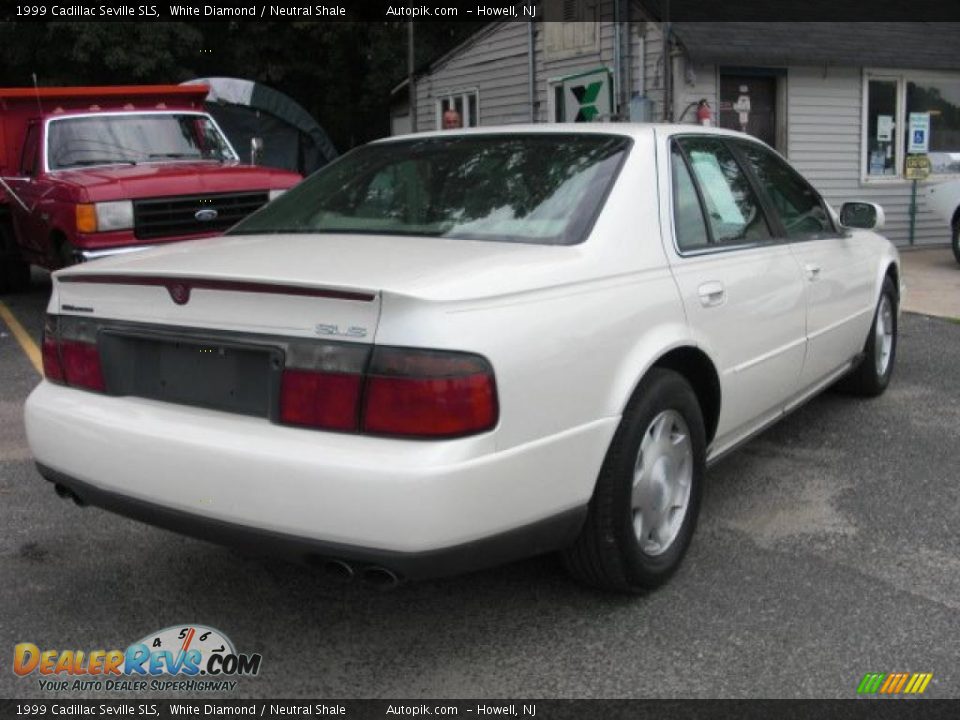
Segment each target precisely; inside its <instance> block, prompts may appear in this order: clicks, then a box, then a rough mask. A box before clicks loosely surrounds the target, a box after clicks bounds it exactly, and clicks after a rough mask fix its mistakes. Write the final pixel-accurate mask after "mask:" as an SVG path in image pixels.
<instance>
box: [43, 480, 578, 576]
mask: <svg viewBox="0 0 960 720" xmlns="http://www.w3.org/2000/svg"><path fill="white" fill-rule="evenodd" d="M37 470H38V472H39V473H40V474H41V475H42V476H43V477H44V478H46V479H47V480H49V481H50V482H52V483H54V484H55V485H56V486H57V489H58V492H63V490H69V493H70V495H72V496H73V497H74V498H76V501H77V502H78V503H80V504H83V505H93V506H95V507H100V508H103V509H104V510H109V511H111V512H114V513H117V514H118V515H124V516H126V517H129V518H133V519H134V520H139V521H141V522H145V523H149V524H150V525H155V526H157V527H161V528H165V529H167V530H173V531H175V532H178V533H181V534H183V535H189V536H191V537H195V538H199V539H201V540H207V541H209V542H215V543H220V544H222V545H229V546H231V547H236V548H239V549H241V550H244V551H246V552H250V553H253V554H255V555H264V554H266V555H276V556H280V557H286V558H289V559H292V560H296V561H303V562H306V563H308V564H311V565H316V566H319V567H321V568H326V567H327V566H328V563H332V562H336V563H342V565H337V566H335V567H336V568H342V569H336V570H334V571H333V573H335V575H336V577H338V578H342V579H346V577H347V576H346V575H344V574H343V573H349V574H350V575H353V574H356V575H358V576H359V575H361V574H362V573H363V572H364V570H367V569H370V568H376V569H383V570H387V571H389V572H390V573H393V574H394V575H395V576H396V577H397V578H398V579H399V580H404V579H408V580H422V579H425V578H431V577H442V576H445V575H454V574H459V573H464V572H470V571H471V570H479V569H481V568H485V567H492V566H494V565H500V564H502V563H506V562H510V561H511V560H518V559H520V558H523V557H531V556H533V555H539V554H540V553H545V552H550V551H551V550H558V549H560V548H562V547H566V546H567V545H569V544H570V543H572V542H573V541H574V540H575V539H576V537H577V534H578V533H579V532H580V527H581V526H582V525H583V521H584V518H585V517H586V512H587V506H586V505H583V506H581V507H576V508H572V509H570V510H566V511H564V512H561V513H559V514H557V515H554V516H552V517H548V518H545V519H543V520H538V521H537V522H534V523H531V524H530V525H526V526H524V527H520V528H515V529H514V530H510V531H507V532H504V533H500V534H498V535H493V536H491V537H486V538H482V539H480V540H474V541H472V542H467V543H463V544H461V545H456V546H454V547H446V548H440V549H437V550H427V551H424V552H392V551H389V550H378V549H376V548H367V547H358V546H355V545H346V544H343V543H335V542H325V541H322V540H314V539H311V538H304V537H297V536H294V535H286V534H284V533H280V532H272V531H269V530H263V529H261V528H255V527H249V526H245V525H237V524H234V523H229V522H224V521H222V520H217V519H214V518H209V517H204V516H202V515H197V514H193V513H186V512H182V511H180V510H173V509H171V508H169V507H164V506H162V505H156V504H154V503H149V502H144V501H143V500H138V499H136V498H132V497H128V496H125V495H121V494H119V493H115V492H110V491H108V490H103V489H102V488H98V487H96V486H95V485H91V484H89V483H85V482H83V481H81V480H77V479H76V478H73V477H70V476H69V475H65V474H64V473H61V472H58V471H56V470H53V469H51V468H48V467H45V466H44V465H41V464H40V463H37Z"/></svg>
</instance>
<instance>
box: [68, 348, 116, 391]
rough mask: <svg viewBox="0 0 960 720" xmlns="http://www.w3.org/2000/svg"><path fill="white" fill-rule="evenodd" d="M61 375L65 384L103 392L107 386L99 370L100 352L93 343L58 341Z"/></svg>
mask: <svg viewBox="0 0 960 720" xmlns="http://www.w3.org/2000/svg"><path fill="white" fill-rule="evenodd" d="M60 357H61V358H62V359H63V375H64V378H65V379H66V381H67V385H70V386H71V387H80V388H85V389H86V390H96V391H98V392H104V391H105V390H106V389H107V388H106V385H105V384H104V382H103V372H102V371H101V370H100V353H99V352H98V351H97V346H96V345H94V344H93V343H85V342H79V341H77V340H61V341H60Z"/></svg>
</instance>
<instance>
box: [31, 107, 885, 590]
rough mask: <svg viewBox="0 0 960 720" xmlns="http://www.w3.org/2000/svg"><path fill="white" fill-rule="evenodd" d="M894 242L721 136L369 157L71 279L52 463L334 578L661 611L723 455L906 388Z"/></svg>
mask: <svg viewBox="0 0 960 720" xmlns="http://www.w3.org/2000/svg"><path fill="white" fill-rule="evenodd" d="M198 209H199V208H198ZM882 223H883V213H882V210H881V209H880V208H879V207H877V206H876V205H871V204H868V203H847V204H845V205H844V207H843V208H842V209H841V211H840V213H839V214H835V213H834V212H833V210H832V209H831V208H830V207H829V206H828V205H827V204H826V203H825V202H824V201H823V199H822V198H821V197H820V195H819V194H818V193H817V191H816V190H814V189H813V188H812V187H811V186H810V184H809V183H807V182H806V181H805V180H804V179H803V178H802V177H801V176H800V175H799V174H797V172H796V171H794V170H793V169H792V168H791V167H790V165H789V164H787V163H786V162H785V161H784V160H783V159H782V158H781V157H780V156H779V155H777V154H776V153H775V152H773V151H772V150H770V149H769V148H768V147H766V146H765V145H763V144H761V143H759V142H757V141H756V140H754V139H752V138H750V137H747V136H745V135H741V134H738V133H732V132H727V131H722V130H711V129H707V128H701V127H693V126H688V125H674V126H666V125H636V126H631V125H591V126H582V125H578V126H563V125H550V126H530V127H528V126H512V127H509V128H501V129H486V128H484V129H482V130H475V131H462V132H444V133H435V134H422V135H416V136H409V137H402V138H396V139H390V140H385V141H380V142H375V143H372V144H370V145H367V146H364V147H361V148H359V149H357V150H355V151H353V152H351V153H349V154H347V155H345V156H344V157H342V158H341V159H339V160H338V161H336V162H335V163H333V164H331V165H329V166H327V167H326V168H324V169H323V170H321V171H320V172H318V173H316V174H315V175H313V176H312V177H310V178H309V179H307V180H305V181H304V182H303V183H301V184H300V185H299V186H297V187H296V188H294V189H292V190H290V191H289V192H288V193H287V194H286V195H284V196H283V197H281V198H279V199H278V200H276V201H275V202H273V203H271V204H269V205H268V206H266V207H265V208H263V209H262V210H261V211H259V212H257V213H256V214H254V215H252V216H250V217H249V218H248V219H247V220H245V221H243V222H241V223H240V224H239V225H237V226H236V227H234V228H233V229H232V230H231V231H230V232H228V233H227V235H226V236H224V237H220V238H214V239H208V240H199V241H191V242H185V243H177V244H174V245H169V246H166V247H162V248H157V249H154V250H150V251H145V252H142V253H137V254H128V255H122V256H115V257H112V258H108V259H104V260H100V261H97V262H95V263H91V264H88V265H82V266H77V267H71V268H68V269H65V270H62V271H60V272H57V273H56V274H55V275H54V279H53V294H52V297H51V300H50V306H49V315H48V318H47V324H46V329H45V336H44V341H43V359H44V367H45V375H46V378H45V379H44V381H43V382H42V383H41V384H40V385H39V387H37V388H36V390H34V392H33V394H32V395H31V396H30V398H29V400H28V401H27V405H26V426H27V432H28V437H29V442H30V446H31V448H32V450H33V454H34V455H35V457H36V461H37V465H38V467H39V470H40V473H41V474H42V475H43V476H44V477H45V478H47V479H48V480H50V481H51V482H53V483H55V487H56V489H57V491H58V493H59V494H61V495H64V496H68V497H73V498H74V499H75V500H77V501H78V502H79V503H81V504H84V503H89V504H92V505H96V506H101V507H104V508H107V509H109V510H112V511H115V512H118V513H121V514H124V515H128V516H131V517H134V518H137V519H140V520H142V521H146V522H149V523H153V524H156V525H159V526H162V527H166V528H170V529H174V530H177V531H180V532H184V533H188V534H191V535H194V536H197V537H200V538H204V539H209V540H214V541H220V542H226V543H231V544H237V545H241V546H246V547H248V548H253V549H255V550H268V551H270V552H280V553H287V554H292V555H294V556H296V557H298V558H301V559H307V560H309V561H311V562H316V563H319V565H320V566H321V567H322V568H324V569H325V571H326V572H329V573H330V574H331V575H333V576H335V577H339V578H342V579H349V578H352V577H354V576H359V577H361V578H363V579H364V580H365V581H367V582H369V583H371V584H377V585H392V584H395V583H396V582H398V581H399V580H400V579H404V578H414V579H415V578H423V577H429V576H435V575H442V574H449V573H456V572H463V571H467V570H471V569H476V568H479V567H482V566H487V565H491V564H496V563H501V562H506V561H508V560H511V559H514V558H519V557H522V556H529V555H533V554H537V553H542V552H546V551H552V550H561V551H562V552H563V556H564V558H565V561H566V564H567V566H568V567H569V569H570V571H571V572H572V573H573V575H575V576H576V577H577V578H579V579H581V580H583V581H586V582H588V583H591V584H594V585H597V586H599V587H602V588H607V589H611V590H617V591H624V592H637V591H642V590H644V589H649V588H652V587H655V586H657V585H659V584H660V583H662V582H663V581H664V580H666V579H667V578H668V577H669V575H670V574H671V573H672V572H673V571H674V569H675V568H676V567H677V565H678V564H679V563H680V561H681V559H682V557H683V555H684V552H685V551H686V549H687V547H688V546H689V544H690V541H691V537H692V535H693V532H694V527H695V525H696V521H697V514H698V510H699V505H700V498H701V495H702V491H703V483H704V482H705V469H706V467H707V465H708V464H709V463H710V462H711V461H713V460H715V459H717V458H718V457H720V456H721V455H723V454H724V453H726V452H728V451H729V450H731V449H732V448H734V447H736V446H737V444H738V443H741V442H743V441H745V440H746V439H748V438H749V437H750V436H752V435H754V434H755V433H757V432H758V431H759V430H761V429H763V428H764V427H766V426H768V425H769V424H771V423H773V422H774V421H776V420H777V419H778V418H780V417H782V416H783V415H784V414H785V413H787V412H789V411H790V410H792V409H793V408H796V407H797V406H798V405H799V404H801V403H802V402H804V401H805V400H807V399H808V398H810V397H811V396H813V395H814V394H816V393H818V392H819V391H821V390H822V389H824V388H826V387H827V386H829V385H831V384H833V383H835V382H837V381H840V382H841V384H842V385H843V386H844V387H845V388H846V389H847V390H849V391H850V392H851V393H853V394H861V395H877V394H879V393H881V392H883V390H884V389H885V387H886V386H887V384H888V382H889V380H890V376H891V373H892V371H893V366H894V359H895V355H896V347H897V319H898V305H899V302H898V301H899V298H900V269H899V257H898V254H897V251H896V250H895V248H894V247H893V246H892V245H891V244H890V243H889V242H888V241H887V240H886V239H884V238H883V237H881V236H880V235H877V234H876V233H875V232H873V230H875V229H877V228H879V227H881V226H882Z"/></svg>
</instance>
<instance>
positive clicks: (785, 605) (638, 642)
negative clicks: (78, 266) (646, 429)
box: [0, 275, 960, 699]
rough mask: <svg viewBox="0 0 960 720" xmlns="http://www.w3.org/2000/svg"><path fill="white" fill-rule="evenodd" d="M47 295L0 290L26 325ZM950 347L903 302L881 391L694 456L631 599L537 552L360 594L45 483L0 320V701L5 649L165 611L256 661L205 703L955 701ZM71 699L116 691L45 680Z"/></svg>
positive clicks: (955, 437) (957, 598)
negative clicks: (654, 564) (676, 560)
mask: <svg viewBox="0 0 960 720" xmlns="http://www.w3.org/2000/svg"><path fill="white" fill-rule="evenodd" d="M48 291H49V286H48V285H46V284H45V282H44V279H43V277H41V276H39V275H37V276H36V277H35V287H34V289H33V290H32V291H31V292H30V293H28V294H25V295H7V296H3V297H0V300H2V301H3V302H4V303H5V304H6V306H7V307H8V308H10V310H11V311H12V312H13V313H14V315H15V316H16V318H17V319H18V320H19V322H20V323H22V325H23V326H24V327H25V328H26V329H27V330H28V332H29V333H30V334H31V335H32V336H33V337H35V338H37V339H38V340H39V335H40V331H41V327H42V321H43V312H44V307H45V304H46V293H47V292H48ZM957 358H960V324H957V323H954V322H950V321H948V320H941V319H936V318H929V317H926V316H922V315H912V314H905V315H904V316H903V318H902V325H901V343H900V350H899V357H898V359H897V368H896V372H895V375H894V378H893V382H892V384H891V386H890V388H889V390H888V392H887V393H886V394H885V395H884V396H882V397H881V398H878V399H874V400H867V401H865V400H859V399H852V398H849V397H845V396H842V395H838V394H833V393H827V394H825V395H823V396H821V397H819V398H817V399H815V400H814V401H812V402H810V403H809V404H808V405H806V406H805V407H803V408H802V409H800V410H799V411H797V412H796V413H794V414H793V415H791V416H790V417H789V418H787V419H786V420H784V421H783V422H781V423H780V424H779V425H777V426H776V427H774V428H772V429H771V430H769V431H767V432H766V433H764V434H763V435H761V436H760V437H758V438H757V439H755V440H754V441H753V442H751V443H750V444H749V445H747V446H745V447H744V448H743V449H742V450H740V451H738V452H736V453H734V454H732V455H730V456H729V457H727V458H726V459H725V460H723V461H722V462H721V463H720V464H718V465H717V466H715V467H714V468H712V469H711V470H710V471H709V473H708V485H707V489H706V496H705V501H704V505H703V510H702V515H701V522H700V527H699V529H698V532H697V535H696V537H695V539H694V542H693V546H692V548H691V551H690V553H689V555H688V556H687V559H686V561H685V563H684V565H683V566H682V568H681V570H680V571H679V573H678V574H677V575H676V576H675V578H674V579H673V580H672V581H671V582H670V583H669V584H668V585H667V586H666V587H664V588H662V589H661V590H659V591H657V592H654V593H652V594H650V595H647V596H644V597H639V598H627V597H619V596H611V595H605V594H603V593H599V592H595V591H593V590H591V589H588V588H584V587H581V586H579V585H577V584H575V583H573V582H572V581H571V580H569V579H568V578H567V576H566V575H565V574H564V572H563V570H562V568H561V567H560V565H559V563H558V562H557V561H556V559H555V558H553V557H542V558H535V559H532V560H528V561H524V562H520V563H515V564H512V565H509V566H505V567H501V568H496V569H493V570H488V571H484V572H480V573H475V574H472V575H468V576H464V577H455V578H449V579H444V580H437V581H432V582H424V583H419V584H409V585H405V586H402V587H401V588H399V589H397V590H395V591H392V592H387V593H381V592H376V591H373V590H370V589H367V588H364V587H362V586H353V585H351V586H340V585H335V584H331V583H330V582H329V581H327V580H325V579H323V578H321V577H320V576H319V575H318V574H317V573H316V571H314V570H312V569H310V568H305V567H300V566H297V565H292V564H287V563H283V562H279V561H273V560H263V559H255V558H247V557H243V556H241V555H239V554H238V553H237V552H235V551H233V550H230V549H227V548H222V547H218V546H215V545H211V544H207V543H204V542H201V541H197V540H191V539H187V538H184V537H180V536H178V535H175V534H172V533H169V532H166V531H163V530H159V529H155V528H152V527H148V526H145V525H141V524H139V523H136V522H134V521H131V520H127V519H124V518H120V517H117V516H113V515H111V514H108V513H106V512H104V511H101V510H98V509H95V508H79V507H76V506H75V505H74V504H73V503H71V502H69V501H65V500H62V499H60V498H58V497H57V496H56V495H55V494H54V492H53V491H52V489H51V486H50V485H49V483H47V482H45V481H44V480H42V479H41V478H40V476H39V475H38V474H37V473H36V471H35V470H34V468H33V465H32V462H31V460H30V455H29V451H28V449H27V447H26V443H25V439H24V432H23V423H22V405H23V401H24V399H25V398H26V396H27V395H28V393H29V392H30V390H31V389H32V388H33V387H34V385H36V383H37V382H38V380H39V377H38V375H37V373H36V371H35V369H34V368H33V366H32V365H31V364H30V362H29V361H28V359H27V357H26V356H25V354H24V353H23V352H22V350H21V348H20V346H19V344H18V343H17V342H16V341H15V339H14V337H13V336H12V333H11V332H10V329H9V328H8V327H5V326H4V324H3V322H2V321H0V697H5V698H10V697H15V698H27V697H45V698H48V699H52V698H53V697H55V695H54V694H53V693H50V692H44V691H41V690H39V687H38V684H37V676H36V675H33V676H30V677H28V678H20V677H17V676H16V675H14V673H13V672H12V671H11V669H10V668H11V659H12V655H13V647H14V645H15V644H16V643H21V642H32V643H35V644H36V645H38V646H39V647H41V648H57V649H67V648H70V649H84V650H90V649H110V648H125V647H127V645H128V644H130V643H131V642H133V641H135V640H138V639H139V638H142V637H144V636H146V635H147V634H148V633H151V632H153V631H156V630H159V629H161V628H164V627H167V626H171V625H177V624H181V623H183V624H186V623H202V624H206V625H209V626H212V627H214V628H218V629H220V630H222V631H223V632H224V633H225V634H226V635H228V636H229V637H230V638H231V639H232V640H233V642H234V644H235V645H236V647H237V649H238V650H240V651H242V652H248V653H252V652H257V653H261V654H262V656H263V662H262V668H261V672H260V674H259V676H257V677H254V678H246V679H243V680H241V681H240V683H239V685H238V686H237V688H236V690H235V691H234V692H230V693H222V694H212V695H210V697H241V698H255V697H256V698H267V697H286V698H293V697H311V698H322V697H325V698H335V697H336V698H421V697H423V698H426V697H528V698H529V697H534V698H552V697H562V698H593V697H623V698H649V697H732V698H747V697H817V698H820V697H824V698H833V697H836V698H852V697H855V695H856V688H857V685H858V683H859V682H860V679H861V678H862V677H863V676H864V674H865V673H867V672H880V673H892V672H932V673H933V676H934V677H933V680H932V682H931V683H930V685H929V687H928V688H927V690H926V693H925V694H926V696H928V697H937V698H942V697H960V664H958V651H957V648H958V647H960V532H958V525H957V519H958V517H960V484H958V482H957V478H958V472H957V464H958V461H960V453H958V451H957V448H958V447H960V369H958V364H957ZM4 656H6V658H7V659H6V660H2V658H3V657H4ZM150 695H152V696H156V695H157V693H152V694H150ZM90 696H104V697H126V698H131V696H130V694H129V693H117V692H112V693H111V692H105V691H104V692H100V693H96V692H92V693H91V692H88V693H70V694H67V693H61V694H59V695H56V697H58V698H59V699H67V698H74V697H90ZM167 696H168V697H175V696H174V695H167ZM177 697H183V696H182V695H177Z"/></svg>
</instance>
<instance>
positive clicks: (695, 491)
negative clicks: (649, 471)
mask: <svg viewBox="0 0 960 720" xmlns="http://www.w3.org/2000/svg"><path fill="white" fill-rule="evenodd" d="M671 410H672V411H674V412H675V413H677V414H678V415H679V416H680V417H681V418H682V419H683V421H684V422H685V423H686V427H687V430H688V431H689V439H690V445H691V450H692V453H691V458H690V460H689V462H690V463H691V465H692V473H691V475H690V480H689V482H690V493H689V499H688V502H687V506H686V512H685V515H684V516H683V519H682V521H680V520H679V518H678V522H680V523H681V524H680V525H679V530H678V531H677V533H676V536H675V538H674V539H673V540H672V542H669V543H665V545H666V549H665V550H663V551H662V552H659V553H656V554H649V553H648V552H646V551H645V550H644V549H643V547H642V546H641V542H640V540H639V538H638V535H637V532H636V531H635V530H634V510H633V507H632V502H631V497H632V493H633V483H634V468H635V465H636V463H637V460H638V455H639V453H640V448H641V443H642V442H643V438H644V436H645V434H646V433H647V432H648V430H650V428H651V426H652V423H654V421H655V420H656V419H657V418H658V417H659V416H660V415H661V413H664V412H665V411H671ZM705 466H706V439H705V431H704V423H703V414H702V412H701V410H700V404H699V403H698V401H697V396H696V394H695V393H694V392H693V389H692V388H691V387H690V384H689V383H688V382H687V381H686V380H685V379H684V378H683V377H682V376H681V375H680V374H678V373H676V372H673V371H672V370H663V369H660V368H654V369H652V370H651V371H650V372H649V373H648V374H647V376H646V377H645V378H644V380H643V381H642V382H641V383H640V386H639V387H638V388H637V390H636V392H635V393H634V395H633V398H632V399H631V400H630V402H629V404H628V405H627V408H626V410H625V411H624V414H623V419H622V420H621V422H620V426H619V428H617V432H616V434H615V435H614V437H613V441H612V442H611V443H610V448H609V450H608V451H607V456H606V458H605V459H604V462H603V467H602V468H601V470H600V475H599V477H598V478H597V485H596V488H595V489H594V493H593V498H592V499H591V500H590V506H589V510H588V512H587V519H586V521H585V522H584V526H583V528H582V530H581V531H580V536H579V537H578V538H577V540H576V542H575V543H574V544H573V545H572V546H571V547H569V548H567V549H566V550H564V552H563V559H564V564H565V565H566V567H567V570H568V571H569V572H570V573H571V574H572V575H573V576H574V577H575V578H577V579H578V580H580V581H582V582H585V583H587V584H589V585H593V586H594V587H598V588H601V589H604V590H613V591H617V592H623V593H640V592H643V591H645V590H651V589H653V588H656V587H658V586H659V585H662V584H663V583H664V582H666V581H667V579H669V577H670V576H671V575H672V574H673V572H674V571H675V570H676V569H677V567H678V566H679V565H680V562H681V560H682V559H683V556H684V554H685V553H686V551H687V548H688V547H689V546H690V540H691V538H692V537H693V532H694V529H695V528H696V524H697V515H698V514H699V512H700V497H701V493H702V485H703V476H704V472H705ZM677 512H680V510H678V511H677ZM642 534H643V533H642V532H641V535H642Z"/></svg>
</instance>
